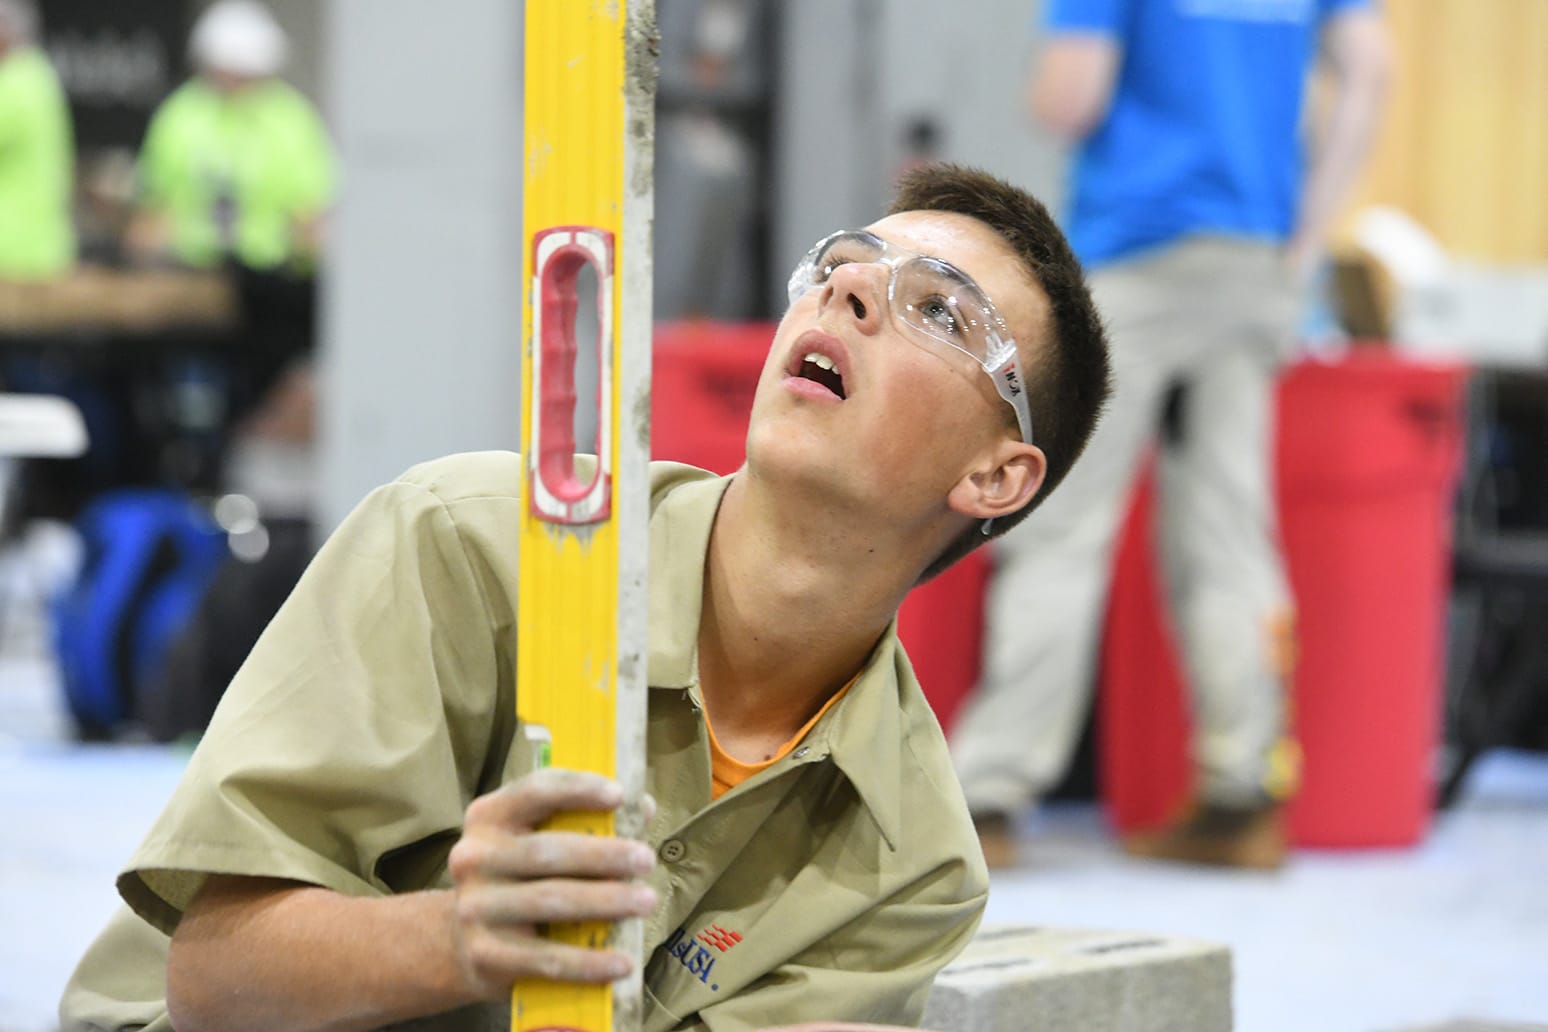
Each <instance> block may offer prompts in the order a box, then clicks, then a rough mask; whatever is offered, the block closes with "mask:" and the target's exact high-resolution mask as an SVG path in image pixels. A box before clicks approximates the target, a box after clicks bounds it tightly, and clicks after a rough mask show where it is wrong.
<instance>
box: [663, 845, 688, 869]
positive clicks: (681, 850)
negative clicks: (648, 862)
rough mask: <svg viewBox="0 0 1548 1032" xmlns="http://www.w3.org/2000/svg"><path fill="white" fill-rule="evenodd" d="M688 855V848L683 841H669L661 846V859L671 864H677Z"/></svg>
mask: <svg viewBox="0 0 1548 1032" xmlns="http://www.w3.org/2000/svg"><path fill="white" fill-rule="evenodd" d="M687 855H688V847H687V846H685V845H683V842H682V840H681V839H667V840H666V841H665V842H663V843H662V844H661V859H663V860H665V861H666V862H667V863H669V864H675V863H677V862H678V861H679V860H681V859H682V858H683V857H685V856H687Z"/></svg>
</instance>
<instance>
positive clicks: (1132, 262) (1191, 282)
mask: <svg viewBox="0 0 1548 1032" xmlns="http://www.w3.org/2000/svg"><path fill="white" fill-rule="evenodd" d="M1044 20H1045V23H1046V31H1047V40H1046V45H1045V48H1044V50H1043V52H1042V54H1041V55H1040V59H1039V60H1038V61H1037V62H1036V63H1035V64H1034V66H1033V68H1032V70H1031V74H1030V77H1029V80H1028V87H1027V89H1028V102H1029V105H1030V107H1031V110H1032V113H1033V115H1034V116H1035V117H1036V118H1037V119H1039V120H1041V121H1042V122H1044V123H1046V124H1047V125H1048V126H1049V127H1051V128H1052V129H1053V130H1054V131H1055V132H1056V133H1058V134H1059V135H1061V136H1063V137H1065V138H1067V139H1068V140H1070V141H1071V142H1072V143H1074V144H1075V145H1076V148H1077V153H1076V156H1075V164H1074V168H1073V176H1072V180H1073V181H1072V183H1071V191H1070V202H1069V208H1068V212H1067V214H1066V218H1065V228H1066V231H1067V232H1068V233H1069V234H1070V238H1071V242H1072V243H1073V245H1074V247H1075V250H1076V253H1077V254H1078V255H1079V257H1080V259H1081V261H1082V263H1083V264H1084V265H1085V266H1086V268H1087V270H1088V272H1090V273H1091V276H1092V287H1093V290H1094V292H1095V295H1096V297H1097V301H1098V304H1099V307H1100V309H1101V310H1102V312H1103V317H1104V319H1105V320H1106V321H1107V323H1108V327H1109V332H1110V334H1111V338H1112V346H1113V355H1114V370H1115V374H1116V391H1115V394H1114V400H1113V404H1112V406H1111V407H1110V408H1109V410H1108V414H1107V416H1106V418H1105V419H1104V420H1103V422H1102V424H1101V425H1100V426H1099V428H1098V430H1097V433H1096V436H1095V438H1094V439H1093V441H1092V444H1091V448H1090V450H1089V452H1088V454H1089V455H1090V458H1088V459H1087V460H1086V461H1085V462H1084V463H1082V464H1081V465H1080V466H1079V467H1078V468H1077V469H1076V470H1075V471H1074V472H1073V474H1072V475H1071V476H1070V478H1069V484H1068V486H1067V487H1066V488H1065V489H1064V490H1063V491H1061V492H1059V494H1058V495H1057V496H1056V497H1055V498H1053V499H1051V500H1050V502H1049V504H1048V505H1046V506H1044V507H1043V508H1042V510H1041V511H1039V512H1038V513H1036V514H1035V515H1034V516H1033V517H1032V518H1031V519H1030V520H1029V521H1028V523H1027V526H1026V528H1024V529H1022V530H1020V531H1018V532H1017V533H1014V534H1009V535H1007V536H1006V537H1004V538H1002V539H1001V542H1000V544H999V546H998V549H997V551H996V553H995V572H994V574H993V579H992V581H991V585H990V591H989V598H988V603H987V614H986V620H987V627H986V631H985V645H984V650H985V651H984V660H983V670H984V673H983V675H982V677H981V680H980V683H979V685H978V687H977V691H976V693H975V694H974V695H973V697H971V698H970V699H969V700H968V703H967V705H966V708H965V710H964V713H963V715H962V717H961V719H960V721H959V723H958V725H957V727H956V728H955V729H954V734H953V738H952V752H953V757H954V761H955V763H956V766H957V769H958V772H959V775H960V777H961V779H962V782H963V787H964V789H965V791H966V794H967V798H968V803H969V806H970V808H971V809H972V811H973V814H974V818H975V823H976V825H977V827H978V830H979V835H980V840H981V842H982V843H983V845H984V850H985V854H986V857H987V858H988V860H989V861H990V864H991V866H1007V865H1010V864H1012V863H1014V862H1015V843H1016V834H1015V832H1016V827H1017V820H1018V818H1019V817H1020V815H1022V814H1023V813H1024V812H1025V811H1026V810H1027V809H1028V808H1029V807H1030V806H1031V805H1032V804H1033V803H1035V801H1036V799H1037V798H1038V796H1040V795H1041V794H1043V793H1046V792H1047V791H1048V790H1050V789H1051V788H1053V787H1054V786H1055V784H1056V783H1057V782H1058V781H1059V780H1060V778H1061V777H1062V775H1063V772H1064V768H1065V767H1066V766H1067V764H1068V762H1069V759H1070V756H1071V753H1072V751H1073V748H1074V745H1075V743H1076V741H1077V740H1078V738H1079V734H1080V729H1081V726H1082V721H1083V719H1084V715H1085V713H1086V710H1087V706H1088V703H1089V698H1090V690H1091V689H1090V685H1091V683H1092V681H1093V667H1094V662H1093V661H1094V657H1095V653H1096V647H1097V642H1098V637H1099V631H1100V628H1101V625H1102V617H1103V613H1104V602H1105V598H1106V589H1107V584H1108V575H1109V574H1108V571H1109V569H1110V565H1111V554H1112V545H1113V541H1114V538H1115V536H1116V532H1117V529H1118V527H1119V525H1120V522H1121V520H1122V519H1123V516H1124V514H1125V511H1126V503H1127V501H1128V498H1129V493H1130V488H1131V485H1132V483H1133V481H1134V478H1135V475H1136V471H1137V469H1138V468H1139V466H1140V463H1141V460H1142V459H1143V458H1144V456H1145V454H1146V451H1147V449H1148V448H1149V447H1150V445H1151V443H1152V441H1153V440H1154V438H1155V436H1156V433H1157V430H1158V427H1159V425H1160V423H1161V421H1162V415H1163V411H1166V412H1167V413H1168V417H1169V418H1168V420H1167V424H1168V429H1169V430H1171V429H1176V430H1177V431H1178V433H1177V434H1175V435H1173V434H1170V433H1169V435H1168V437H1169V441H1168V446H1167V448H1166V449H1165V455H1164V458H1163V461H1162V464H1161V467H1160V502H1161V504H1160V509H1161V514H1162V515H1161V524H1162V540H1161V546H1162V554H1163V556H1164V558H1165V562H1164V566H1165V569H1166V573H1167V575H1168V578H1167V579H1168V586H1169V588H1170V590H1171V594H1172V599H1173V602H1172V613H1173V622H1174V625H1175V626H1176V627H1177V629H1178V631H1179V633H1180V637H1181V644H1182V646H1183V649H1182V651H1183V654H1184V659H1185V671H1186V675H1187V680H1188V682H1189V686H1190V690H1191V693H1192V698H1193V712H1194V727H1195V732H1194V741H1193V743H1192V753H1193V760H1194V765H1195V769H1196V775H1195V781H1194V793H1193V798H1192V800H1191V801H1190V802H1189V804H1188V806H1187V808H1186V809H1185V810H1184V812H1182V813H1180V814H1178V815H1177V816H1176V818H1175V819H1174V820H1173V821H1172V822H1171V823H1170V824H1169V825H1168V826H1166V827H1164V828H1162V829H1161V830H1160V831H1158V832H1151V833H1147V834H1143V835H1133V836H1129V837H1128V838H1126V839H1125V842H1124V847H1125V848H1126V849H1127V850H1128V851H1129V852H1131V853H1134V854H1137V855H1144V856H1155V857H1163V858H1168V859H1175V860H1183V861H1191V862H1202V863H1216V864H1226V865H1234V866H1249V867H1262V868H1272V867H1277V866H1278V865H1279V864H1281V863H1282V862H1283V858H1284V854H1285V848H1286V847H1285V837H1284V832H1283V821H1282V815H1281V804H1282V803H1283V802H1284V801H1285V800H1286V799H1287V798H1288V797H1289V796H1290V794H1291V793H1292V792H1293V791H1294V789H1295V786H1296V783H1297V780H1298V771H1299V752H1298V750H1297V748H1296V746H1295V743H1294V742H1293V741H1292V740H1291V739H1290V738H1289V737H1288V734H1287V709H1288V706H1287V691H1288V686H1289V679H1290V675H1291V668H1292V665H1293V657H1294V653H1295V642H1294V612H1293V608H1292V600H1291V598H1290V593H1289V590H1288V586H1287V582H1286V577H1285V574H1284V571H1283V567H1282V561H1281V555H1280V551H1279V544H1278V532H1277V528H1276V525H1275V511H1276V510H1275V503H1274V497H1273V486H1272V485H1273V462H1272V457H1273V447H1272V427H1273V392H1274V386H1275V380H1276V376H1277V374H1278V371H1279V369H1280V366H1281V364H1282V362H1283V361H1284V360H1285V359H1286V357H1287V355H1288V352H1289V350H1290V348H1291V345H1292V342H1293V335H1294V331H1295V326H1296V320H1297V317H1298V307H1299V302H1300V298H1301V294H1302V293H1303V289H1304V287H1305V286H1306V285H1307V282H1308V280H1309V278H1310V274H1311V272H1312V270H1313V269H1314V268H1315V267H1316V265H1317V263H1318V262H1319V260H1320V256H1321V254H1322V249H1323V240H1324V236H1325V233H1326V229H1327V226H1328V223H1329V222H1330V220H1331V218H1332V216H1333V214H1334V213H1335V211H1336V209H1337V207H1338V205H1339V203H1340V201H1341V200H1342V198H1343V196H1344V194H1345V192H1346V190H1347V189H1348V187H1349V185H1350V183H1351V181H1352V179H1353V177H1354V175H1355V173H1356V171H1357V170H1358V168H1359V165H1360V163H1361V161H1362V159H1363V156H1364V154H1365V152H1366V150H1367V147H1368V145H1369V143H1370V141H1371V139H1372V137H1373V135H1374V131H1375V129H1376V126H1377V122H1378V116H1379V112H1380V109H1381V107H1382V101H1383V98H1384V95H1385V91H1386V82H1387V78H1388V66H1389V57H1388V46H1387V42H1386V37H1385V34H1384V28H1383V23H1382V20H1381V18H1380V15H1379V13H1378V11H1377V10H1376V9H1375V6H1374V0H1048V3H1047V6H1046V8H1045V16H1044ZM1319 44H1320V46H1321V49H1322V55H1323V57H1324V58H1325V60H1326V64H1327V67H1328V70H1329V72H1330V73H1331V93H1330V96H1329V102H1328V107H1327V110H1326V112H1325V115H1326V117H1325V119H1323V120H1322V121H1321V127H1320V131H1319V133H1318V138H1317V139H1315V140H1314V141H1312V144H1313V145H1312V146H1311V147H1310V149H1309V153H1308V155H1307V160H1305V161H1304V162H1303V156H1302V148H1301V129H1302V109H1303V97H1304V95H1305V94H1306V92H1307V85H1308V78H1309V72H1310V70H1311V68H1312V66H1313V62H1314V58H1315V56H1316V54H1317V50H1318V47H1319ZM1303 166H1304V167H1303ZM1179 389H1180V391H1181V392H1180V393H1176V394H1174V393H1173V392H1174V391H1178V390H1179ZM1169 398H1172V399H1181V400H1182V405H1181V406H1180V407H1172V406H1168V404H1167V402H1168V399H1169ZM1174 415H1175V416H1178V417H1179V418H1178V419H1175V420H1174V419H1172V418H1171V417H1172V416H1174ZM1174 436H1175V438H1176V439H1175V440H1171V439H1170V438H1172V437H1174Z"/></svg>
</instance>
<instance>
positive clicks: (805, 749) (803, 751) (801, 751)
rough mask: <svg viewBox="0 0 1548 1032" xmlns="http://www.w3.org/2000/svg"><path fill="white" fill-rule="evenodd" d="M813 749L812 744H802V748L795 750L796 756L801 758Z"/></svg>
mask: <svg viewBox="0 0 1548 1032" xmlns="http://www.w3.org/2000/svg"><path fill="white" fill-rule="evenodd" d="M811 751H812V747H811V746H809V745H803V746H801V748H799V749H797V750H796V751H795V754H794V755H795V758H796V759H798V760H799V759H800V758H801V757H803V756H805V755H806V754H807V753H809V752H811Z"/></svg>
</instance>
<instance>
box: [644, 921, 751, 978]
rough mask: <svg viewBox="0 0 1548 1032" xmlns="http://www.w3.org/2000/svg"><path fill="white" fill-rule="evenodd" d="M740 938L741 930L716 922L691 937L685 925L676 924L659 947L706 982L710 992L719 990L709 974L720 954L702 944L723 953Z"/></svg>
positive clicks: (690, 972) (712, 972)
mask: <svg viewBox="0 0 1548 1032" xmlns="http://www.w3.org/2000/svg"><path fill="white" fill-rule="evenodd" d="M741 941H742V936H741V933H739V932H733V931H731V930H730V929H729V928H722V927H720V926H719V925H710V926H709V927H708V928H706V929H704V930H703V931H701V932H700V933H699V934H698V935H697V936H694V937H692V938H690V937H689V935H688V931H687V929H686V928H679V929H677V931H675V932H673V933H672V937H671V938H669V939H668V940H667V941H666V942H664V943H662V947H663V948H664V949H665V950H666V952H667V956H669V957H671V958H672V959H674V960H676V961H677V962H678V963H679V964H681V965H682V966H683V968H684V969H685V970H686V971H687V972H688V973H689V974H690V975H692V976H693V977H695V978H697V979H698V980H699V981H700V982H701V983H702V984H704V985H707V986H709V988H710V992H717V993H718V992H719V991H720V986H719V985H718V984H717V983H714V982H711V981H710V978H711V976H712V975H713V974H714V972H715V962H716V961H717V960H719V959H720V958H719V957H717V956H716V955H715V954H713V953H711V952H710V951H709V950H708V949H705V946H709V947H710V948H712V949H715V950H717V951H719V952H720V953H725V952H727V951H729V950H730V949H731V948H732V947H734V946H735V945H736V944H737V943H739V942H741ZM700 943H703V944H704V945H700Z"/></svg>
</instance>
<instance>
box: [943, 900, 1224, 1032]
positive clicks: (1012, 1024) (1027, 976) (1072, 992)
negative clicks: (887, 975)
mask: <svg viewBox="0 0 1548 1032" xmlns="http://www.w3.org/2000/svg"><path fill="white" fill-rule="evenodd" d="M922 1027H924V1028H927V1029H934V1030H937V1032H1029V1030H1036V1032H1229V1030H1230V1028H1231V951H1230V950H1229V949H1228V948H1227V947H1225V946H1223V945H1220V944H1218V943H1212V942H1201V941H1198V940H1194V939H1179V938H1175V937H1173V936H1166V935H1155V934H1152V933H1148V932H1114V931H1097V930H1089V929H1073V928H1036V927H1026V926H1012V927H998V928H985V929H983V930H982V931H980V932H979V933H978V935H977V936H976V937H975V938H974V939H973V941H972V942H971V943H969V944H968V947H967V949H965V950H963V951H962V954H961V956H959V957H958V958H957V959H956V960H955V961H954V962H953V963H952V964H951V965H950V966H948V967H947V968H946V969H945V970H944V971H942V972H941V973H940V974H939V975H938V976H937V977H936V979H935V985H934V987H933V989H932V990H931V992H930V1002H929V1005H928V1007H927V1008H926V1009H925V1018H924V1022H923V1023H922Z"/></svg>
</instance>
